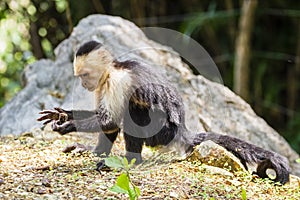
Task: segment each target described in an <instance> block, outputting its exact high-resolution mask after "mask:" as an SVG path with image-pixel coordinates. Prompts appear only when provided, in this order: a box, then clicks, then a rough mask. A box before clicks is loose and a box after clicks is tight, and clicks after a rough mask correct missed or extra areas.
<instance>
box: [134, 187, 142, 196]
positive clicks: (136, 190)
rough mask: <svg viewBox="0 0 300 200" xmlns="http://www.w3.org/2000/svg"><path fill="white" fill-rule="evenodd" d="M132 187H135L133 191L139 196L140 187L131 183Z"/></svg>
mask: <svg viewBox="0 0 300 200" xmlns="http://www.w3.org/2000/svg"><path fill="white" fill-rule="evenodd" d="M133 187H134V189H135V193H136V195H137V197H139V196H140V195H141V190H140V188H138V187H137V186H135V185H133Z"/></svg>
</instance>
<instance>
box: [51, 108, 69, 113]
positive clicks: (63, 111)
mask: <svg viewBox="0 0 300 200" xmlns="http://www.w3.org/2000/svg"><path fill="white" fill-rule="evenodd" d="M54 110H56V111H57V112H59V113H66V111H65V110H64V109H62V108H59V107H55V108H54Z"/></svg>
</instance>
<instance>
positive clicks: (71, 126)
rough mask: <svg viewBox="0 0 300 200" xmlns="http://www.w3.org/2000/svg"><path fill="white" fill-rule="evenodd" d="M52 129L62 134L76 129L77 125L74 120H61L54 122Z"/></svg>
mask: <svg viewBox="0 0 300 200" xmlns="http://www.w3.org/2000/svg"><path fill="white" fill-rule="evenodd" d="M52 130H53V131H56V132H59V133H60V134H61V135H65V134H66V133H70V132H73V131H76V126H75V123H74V121H73V120H71V121H66V122H64V123H63V124H61V123H60V121H54V122H53V124H52Z"/></svg>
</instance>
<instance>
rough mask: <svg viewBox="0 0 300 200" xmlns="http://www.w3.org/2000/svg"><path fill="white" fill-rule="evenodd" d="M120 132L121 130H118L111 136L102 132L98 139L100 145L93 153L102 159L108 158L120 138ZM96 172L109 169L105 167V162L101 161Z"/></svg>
mask: <svg viewBox="0 0 300 200" xmlns="http://www.w3.org/2000/svg"><path fill="white" fill-rule="evenodd" d="M119 131H120V130H117V131H116V132H114V133H110V134H104V133H103V132H100V133H99V137H98V143H97V145H96V146H95V148H94V149H93V153H95V154H96V155H97V156H100V157H102V158H103V157H105V156H108V155H109V154H110V151H111V148H112V146H113V143H114V141H115V140H116V138H117V136H118V133H119ZM96 170H97V171H101V170H108V167H107V166H106V165H105V160H100V161H99V162H98V163H97V167H96Z"/></svg>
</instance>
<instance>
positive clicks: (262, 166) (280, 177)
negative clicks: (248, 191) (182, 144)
mask: <svg viewBox="0 0 300 200" xmlns="http://www.w3.org/2000/svg"><path fill="white" fill-rule="evenodd" d="M207 140H211V141H213V142H215V143H216V144H218V145H220V146H222V147H224V148H225V149H226V150H227V151H229V152H231V153H232V154H234V155H235V156H236V157H237V158H239V159H240V161H241V163H242V164H243V165H244V167H245V168H246V169H248V167H247V163H256V164H257V169H256V174H257V175H258V176H260V177H261V178H268V175H267V173H266V170H267V169H273V170H274V171H275V172H276V178H275V179H274V181H276V182H280V183H281V184H284V183H286V182H288V181H289V174H290V171H291V170H290V167H289V161H288V159H287V158H285V157H283V156H281V155H279V154H277V153H275V152H272V151H268V150H265V149H263V148H261V147H258V146H256V145H253V144H250V143H248V142H245V141H243V140H241V139H238V138H235V137H231V136H228V135H221V134H217V133H212V132H207V133H199V134H196V135H195V137H194V138H193V140H192V141H190V144H191V145H192V146H193V147H194V146H196V145H199V144H200V143H202V142H204V141H207Z"/></svg>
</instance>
